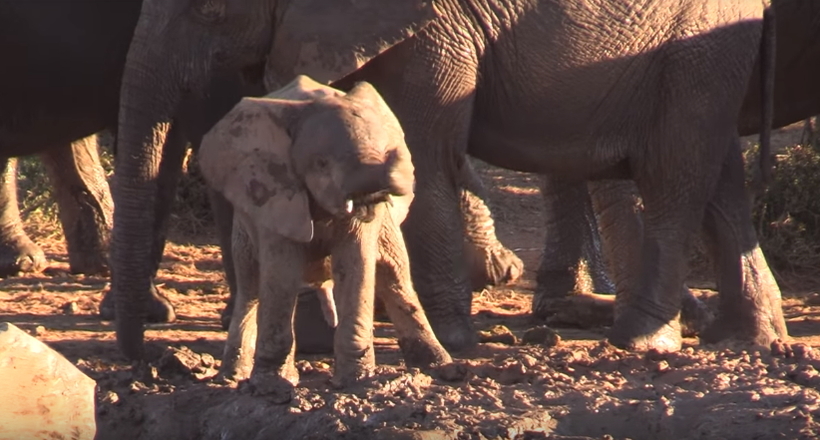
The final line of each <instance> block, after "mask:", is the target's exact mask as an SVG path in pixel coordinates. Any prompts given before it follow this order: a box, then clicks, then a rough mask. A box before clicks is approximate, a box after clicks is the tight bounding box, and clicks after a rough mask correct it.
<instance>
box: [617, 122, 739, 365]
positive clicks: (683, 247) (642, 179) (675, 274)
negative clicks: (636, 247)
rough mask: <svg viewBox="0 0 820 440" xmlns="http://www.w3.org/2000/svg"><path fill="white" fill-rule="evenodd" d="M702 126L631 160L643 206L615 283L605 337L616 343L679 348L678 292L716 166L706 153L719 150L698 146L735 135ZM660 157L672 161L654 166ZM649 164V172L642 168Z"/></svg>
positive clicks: (718, 142) (679, 308) (625, 345)
mask: <svg viewBox="0 0 820 440" xmlns="http://www.w3.org/2000/svg"><path fill="white" fill-rule="evenodd" d="M669 116H671V114H670V115H669ZM702 128H703V130H702V133H703V138H699V137H698V135H699V134H700V133H693V134H691V135H690V137H689V138H685V139H683V141H684V143H683V144H681V145H673V144H672V143H673V142H675V140H673V139H671V138H667V141H668V145H658V146H656V149H657V150H651V151H650V152H648V153H646V157H644V158H641V160H640V161H639V164H638V165H637V166H636V169H637V170H638V172H636V183H637V185H638V190H639V191H640V194H641V196H642V199H643V203H644V206H645V209H644V215H643V240H642V243H641V248H640V254H639V255H630V256H629V258H630V260H629V261H627V262H626V266H625V274H626V276H627V278H626V279H627V283H626V284H628V286H624V288H623V290H620V289H619V291H618V294H617V297H616V307H615V321H614V324H613V326H612V329H611V331H610V335H609V340H610V342H612V343H613V344H614V345H616V346H618V347H622V348H628V349H635V350H649V349H657V350H660V351H676V350H679V349H680V346H681V324H680V319H679V318H680V311H681V294H680V292H681V286H682V285H683V281H684V277H685V274H686V271H687V264H686V263H687V257H688V249H689V246H688V243H689V241H690V240H691V238H692V236H693V235H694V232H695V231H696V230H697V226H698V225H699V223H700V222H701V221H702V220H703V213H704V209H705V207H706V202H707V201H708V195H709V194H711V192H712V191H713V189H714V186H715V184H716V181H717V176H718V173H719V167H718V166H715V165H713V164H712V163H711V162H713V161H714V159H713V158H712V157H710V155H714V154H720V153H721V151H720V148H714V150H712V151H706V148H698V147H700V146H703V145H720V142H723V143H724V144H723V145H726V144H728V143H729V142H730V141H731V139H732V137H733V136H734V137H736V135H735V134H734V133H731V132H729V133H725V132H724V133H723V134H724V135H723V136H720V135H719V134H720V131H719V130H724V131H729V130H726V129H725V128H724V127H709V126H708V125H707V126H705V127H702ZM710 129H711V130H712V133H709V130H710ZM693 131H697V130H694V128H693ZM714 133H718V135H715V134H714ZM670 134H671V133H664V134H663V135H666V136H669V135H670ZM710 134H711V136H710ZM679 141H680V140H679ZM663 147H666V148H663ZM661 148H663V150H662V151H660V149H661ZM687 148H688V150H687ZM670 150H674V151H670ZM724 151H725V150H724ZM684 152H686V153H684ZM684 154H688V156H685V157H684ZM661 157H663V160H665V161H667V162H666V163H676V164H678V167H677V168H676V169H671V167H666V168H665V169H664V171H663V172H656V171H654V170H658V169H660V168H661V167H662V164H661V163H659V162H658V160H660V158H661ZM650 169H651V170H653V172H648V170H650ZM632 258H637V261H636V260H633V259H632ZM633 277H634V278H633Z"/></svg>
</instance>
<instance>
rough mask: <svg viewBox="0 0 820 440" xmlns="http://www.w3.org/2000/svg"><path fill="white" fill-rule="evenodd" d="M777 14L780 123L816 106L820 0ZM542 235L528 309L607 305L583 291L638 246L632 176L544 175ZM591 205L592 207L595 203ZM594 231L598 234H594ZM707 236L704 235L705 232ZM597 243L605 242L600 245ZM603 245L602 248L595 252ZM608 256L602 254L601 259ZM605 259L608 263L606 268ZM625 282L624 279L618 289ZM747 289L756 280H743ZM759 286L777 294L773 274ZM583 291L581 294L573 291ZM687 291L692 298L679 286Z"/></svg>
mask: <svg viewBox="0 0 820 440" xmlns="http://www.w3.org/2000/svg"><path fill="white" fill-rule="evenodd" d="M773 6H774V8H775V10H776V11H777V14H776V22H777V25H776V52H777V57H776V65H775V76H774V78H775V84H774V97H773V115H774V123H773V125H774V127H784V126H786V125H790V124H793V123H795V122H799V121H801V120H804V119H806V118H808V117H810V116H813V115H816V114H818V113H820V82H818V81H817V78H818V77H820V38H818V36H820V4H818V3H817V2H812V1H806V0H774V2H773ZM758 73H759V72H758V71H755V72H754V75H753V76H752V79H751V80H750V82H749V88H748V90H747V92H746V97H745V100H744V102H743V106H742V108H741V110H740V117H739V119H738V131H739V132H740V134H741V135H742V136H748V135H752V134H756V133H758V131H759V129H760V127H761V120H760V118H761V114H762V108H761V101H760V92H759V90H760V81H761V78H760V76H759V74H758ZM542 192H543V195H544V200H545V204H546V209H545V210H546V213H547V215H546V219H547V222H546V231H547V234H546V236H547V242H546V243H545V249H544V254H543V258H542V261H541V266H540V268H539V272H538V286H537V288H536V292H535V295H534V298H533V304H532V310H533V313H534V314H535V315H536V316H539V317H551V318H553V319H554V317H556V315H557V317H558V318H559V319H561V317H563V316H567V317H569V318H574V317H577V316H581V315H583V313H581V312H579V311H575V310H569V311H568V310H567V308H568V307H569V308H587V307H589V306H590V304H594V303H597V304H598V308H600V309H609V313H603V314H602V316H604V317H611V316H612V307H613V299H612V298H611V297H610V298H607V297H602V296H595V295H589V293H591V292H599V293H600V292H606V293H614V292H615V290H616V289H615V288H614V287H613V285H612V281H610V280H609V275H610V274H611V275H612V276H613V277H614V278H615V279H616V281H619V282H620V283H625V280H622V279H620V276H621V275H622V274H623V273H624V272H623V270H619V267H618V264H619V263H620V262H624V261H628V260H629V254H630V252H637V250H638V249H639V246H638V243H639V240H637V239H636V237H638V236H639V235H640V228H641V226H640V224H641V219H640V216H639V215H638V213H639V212H640V211H641V209H640V206H639V194H638V190H637V188H636V187H635V185H634V184H632V183H631V182H626V181H623V182H615V181H609V182H594V183H591V184H589V185H587V184H585V183H577V182H569V183H568V182H561V181H558V180H556V179H551V178H547V177H545V178H544V185H543V186H542ZM593 206H594V208H593ZM599 230H600V234H601V236H599ZM704 238H705V239H706V242H707V243H708V242H709V240H710V239H709V237H708V236H707V237H704ZM602 248H603V249H602ZM602 250H603V253H602V252H601V251H602ZM604 255H606V258H604ZM604 260H607V261H608V262H609V263H610V265H611V266H612V267H611V268H610V269H611V270H610V271H609V273H607V270H606V267H605V264H604ZM750 263H752V264H750V265H747V266H744V267H743V269H744V271H743V278H744V279H747V280H748V279H752V278H754V277H757V276H759V274H766V273H768V272H769V271H768V269H765V268H762V267H758V266H759V265H765V259H763V258H758V259H755V260H752V261H751V262H750ZM624 287H625V286H622V288H624ZM747 287H749V288H753V287H755V285H747ZM759 287H762V288H765V289H768V290H771V291H772V292H774V293H773V294H779V289H778V287H777V284H776V283H775V281H774V279H767V280H766V281H765V282H764V283H761V284H760V285H759ZM576 294H581V295H576ZM684 295H685V298H686V299H687V300H688V301H690V303H691V302H692V301H693V299H692V296H691V292H689V291H688V289H684Z"/></svg>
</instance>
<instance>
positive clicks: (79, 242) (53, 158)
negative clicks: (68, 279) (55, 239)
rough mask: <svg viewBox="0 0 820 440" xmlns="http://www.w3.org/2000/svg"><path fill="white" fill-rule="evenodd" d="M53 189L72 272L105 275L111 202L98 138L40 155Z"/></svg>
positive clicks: (106, 270) (90, 137) (94, 137)
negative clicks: (101, 161)
mask: <svg viewBox="0 0 820 440" xmlns="http://www.w3.org/2000/svg"><path fill="white" fill-rule="evenodd" d="M40 157H41V160H42V162H43V165H45V168H46V171H47V172H48V175H49V179H50V180H51V182H52V187H53V188H54V194H55V196H56V199H57V204H58V206H59V213H60V223H61V224H62V226H63V234H65V237H66V243H67V247H68V260H69V265H70V268H71V272H72V273H83V274H86V275H101V274H107V273H108V243H109V238H110V232H111V226H112V219H113V217H112V216H113V211H114V203H113V202H112V200H111V192H110V191H109V188H108V181H107V180H106V178H105V172H104V171H103V169H102V165H101V164H100V157H99V152H98V147H97V136H96V135H92V136H89V137H87V138H85V139H80V140H78V141H75V142H74V143H72V144H70V145H65V146H60V147H56V148H52V149H50V150H48V151H47V152H45V153H43V154H41V155H40Z"/></svg>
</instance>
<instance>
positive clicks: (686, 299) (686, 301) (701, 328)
mask: <svg viewBox="0 0 820 440" xmlns="http://www.w3.org/2000/svg"><path fill="white" fill-rule="evenodd" d="M714 320H715V314H714V313H713V312H712V310H711V309H710V308H709V306H708V305H707V304H706V303H705V302H703V301H701V300H700V299H698V297H696V296H695V295H694V294H693V293H692V291H691V290H689V288H688V287H686V286H683V288H682V289H681V311H680V324H681V332H682V334H683V336H685V337H694V336H699V335H702V334H703V333H704V332H705V331H706V330H707V328H709V326H710V325H712V323H713V322H714Z"/></svg>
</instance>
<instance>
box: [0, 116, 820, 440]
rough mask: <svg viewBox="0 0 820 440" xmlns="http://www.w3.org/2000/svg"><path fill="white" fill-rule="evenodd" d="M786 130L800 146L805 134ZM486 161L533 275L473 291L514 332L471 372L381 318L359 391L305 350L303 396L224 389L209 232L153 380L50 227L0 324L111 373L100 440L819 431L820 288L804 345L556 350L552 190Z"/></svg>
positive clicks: (162, 342) (178, 246) (581, 334)
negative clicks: (549, 253) (405, 352)
mask: <svg viewBox="0 0 820 440" xmlns="http://www.w3.org/2000/svg"><path fill="white" fill-rule="evenodd" d="M778 136H781V137H782V138H783V141H784V142H785V140H786V139H788V140H789V141H791V140H792V139H793V138H794V136H795V133H794V131H791V132H789V131H781V132H780V133H778ZM479 168H480V170H481V173H482V176H483V178H484V179H485V182H487V184H488V187H489V188H490V189H491V195H492V204H493V207H494V209H495V211H494V212H495V214H496V221H497V226H498V231H499V235H500V237H501V239H502V241H504V242H505V243H506V244H507V245H508V246H509V247H511V248H512V249H514V250H515V252H517V253H518V255H520V256H521V258H523V259H524V261H525V264H526V267H527V273H526V275H525V277H524V278H523V279H522V280H521V281H519V282H518V283H516V284H515V285H513V286H508V287H505V288H498V289H492V290H486V291H483V292H480V293H477V294H476V295H475V299H474V302H473V313H474V317H475V322H476V323H477V326H478V328H479V329H481V330H488V329H491V328H493V327H494V326H498V325H501V326H504V327H505V328H507V329H509V330H510V331H511V333H512V335H510V334H503V331H501V333H502V334H500V335H497V336H496V337H495V338H488V339H493V340H496V341H498V342H485V343H482V344H479V346H478V347H476V348H475V349H473V350H471V351H469V352H466V353H458V354H457V355H456V357H457V358H458V364H457V365H453V366H449V367H447V368H443V369H440V370H437V371H432V372H421V371H418V370H408V369H406V368H404V366H403V364H402V362H401V358H400V356H399V354H398V350H397V345H396V341H395V339H394V338H393V334H392V329H391V327H390V324H388V323H378V328H377V329H376V345H377V362H378V363H379V365H380V367H379V369H378V372H377V374H376V376H375V377H373V378H372V379H371V380H369V381H367V382H365V383H363V384H361V385H360V386H356V387H353V388H349V389H343V390H337V389H333V388H332V387H331V386H330V385H329V383H328V378H329V377H330V371H331V368H332V364H333V361H332V358H328V357H321V356H301V357H300V361H299V368H300V371H301V373H302V384H301V386H300V387H299V388H298V389H297V396H296V398H295V399H294V400H293V401H292V402H291V403H290V404H286V405H275V404H272V403H270V402H267V401H265V400H264V399H262V398H256V397H253V396H251V395H249V394H248V393H246V392H245V390H244V387H242V386H239V387H238V388H237V387H235V386H227V385H221V384H219V383H216V382H215V381H213V380H211V378H212V377H213V375H214V374H215V373H216V368H218V366H219V358H220V355H221V348H222V343H223V341H224V338H225V333H224V332H223V331H222V330H221V329H220V327H219V320H218V318H219V311H220V310H221V308H222V304H223V303H224V301H225V299H226V298H227V288H226V287H225V284H224V282H223V275H222V273H221V266H220V262H219V249H218V247H217V246H216V245H215V240H214V238H213V237H212V236H209V235H208V234H203V235H202V236H199V237H194V238H193V239H192V238H191V237H173V240H172V242H171V243H169V245H168V247H167V249H166V256H165V259H164V262H163V264H162V267H161V270H160V274H159V279H158V282H159V283H161V288H162V290H163V291H164V292H165V293H166V294H167V295H168V296H169V298H170V299H171V301H172V302H173V304H174V305H175V306H176V311H177V321H176V322H174V323H171V324H163V325H151V326H150V327H149V329H148V331H147V332H146V337H147V339H148V340H149V341H150V345H149V348H150V350H149V352H150V357H151V359H152V367H151V368H150V369H148V370H146V371H143V372H142V373H141V374H140V375H139V376H138V377H134V375H132V373H131V371H130V367H129V365H128V364H127V363H126V362H125V359H123V358H122V357H121V356H120V355H119V353H118V350H117V347H116V342H115V338H114V333H113V325H112V323H104V322H100V321H99V320H98V319H97V318H96V313H97V308H98V305H99V302H100V300H101V299H102V296H103V292H104V290H105V289H107V280H106V279H103V278H95V277H84V276H73V275H70V274H69V273H68V263H67V260H66V258H67V257H66V252H65V248H64V244H63V241H62V237H61V236H60V235H59V233H57V232H55V231H54V229H53V227H51V226H46V225H29V230H30V232H31V233H32V235H33V237H35V238H36V239H37V241H38V242H39V243H40V244H41V245H42V246H43V247H44V249H45V250H46V252H47V254H48V257H49V258H50V259H51V261H52V264H51V266H50V267H49V268H48V269H47V270H46V271H45V272H44V273H42V274H37V275H27V276H23V277H18V278H11V279H6V280H0V321H8V322H11V323H14V324H15V325H17V326H19V327H21V328H23V329H24V330H27V331H29V332H31V333H32V334H34V335H35V336H36V337H38V338H40V339H41V340H43V341H45V342H47V343H48V344H49V345H50V346H52V347H54V348H55V349H56V350H58V351H59V352H61V353H62V354H64V355H65V356H66V357H67V358H68V359H69V360H70V361H71V362H73V363H75V364H76V365H77V366H78V367H79V368H80V369H81V370H82V371H84V372H85V373H86V374H88V375H89V376H90V377H91V378H93V379H95V380H96V381H97V383H98V419H97V424H98V436H97V437H98V438H100V439H132V438H133V439H136V438H140V439H259V440H262V439H303V440H307V439H320V438H350V439H354V438H355V439H367V438H374V439H390V438H398V439H402V438H403V439H485V438H486V439H493V438H502V439H516V440H521V439H550V438H554V439H559V438H608V439H611V438H616V439H622V438H631V439H635V440H637V439H696V438H697V439H776V438H782V439H809V438H816V437H818V436H820V434H818V433H820V374H819V373H818V370H820V295H818V293H817V292H818V289H820V280H818V281H817V282H815V283H809V284H808V286H809V287H800V288H799V289H791V288H790V287H787V286H785V285H784V307H785V310H786V314H787V317H788V323H789V331H790V333H791V335H792V336H793V340H791V341H789V344H780V345H776V346H774V347H751V346H748V347H747V346H718V347H704V346H699V345H698V341H697V340H696V339H687V340H686V344H685V348H684V349H683V350H682V351H681V352H680V353H676V354H668V355H661V354H657V353H648V354H635V353H629V352H625V351H621V350H618V349H615V348H613V347H611V346H609V345H608V344H606V343H605V342H603V338H604V335H605V332H606V329H605V328H595V329H574V328H555V329H553V330H554V331H555V332H556V333H557V335H558V336H559V337H560V341H557V339H559V338H555V335H554V334H553V333H551V332H550V331H548V330H545V329H543V328H537V326H539V325H543V323H539V322H535V321H533V320H532V318H531V317H529V315H528V311H529V304H530V298H531V295H532V289H533V287H534V271H535V270H536V268H537V267H538V259H539V257H540V253H541V243H543V232H542V230H541V229H542V228H541V203H540V194H539V193H538V188H537V184H538V181H537V179H536V178H535V177H534V176H531V175H526V174H520V173H513V172H509V171H503V170H498V169H494V168H490V167H486V166H480V167H479ZM177 235H178V234H177ZM691 281H692V285H693V286H695V287H697V289H696V293H697V294H698V295H702V296H704V297H709V296H712V295H714V293H715V292H714V291H713V290H711V289H710V288H713V287H714V284H713V283H711V281H710V280H708V279H703V278H702V277H701V278H693V279H692V280H691ZM802 281H803V282H801V283H797V284H799V285H800V286H805V285H806V283H805V279H803V280H802ZM786 284H788V283H786ZM812 284H813V285H814V287H813V288H812V287H811V285H812ZM788 285H789V286H791V284H788ZM533 328H535V330H533ZM539 332H540V333H539ZM523 341H526V342H523ZM556 341H557V342H558V343H557V345H553V344H555V342H556ZM812 347H814V348H812Z"/></svg>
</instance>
